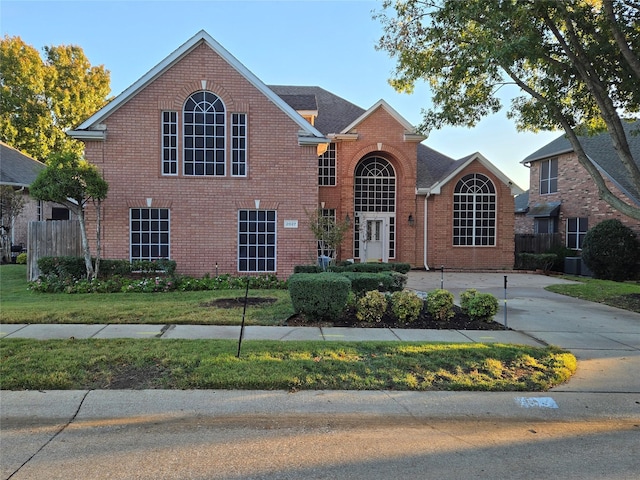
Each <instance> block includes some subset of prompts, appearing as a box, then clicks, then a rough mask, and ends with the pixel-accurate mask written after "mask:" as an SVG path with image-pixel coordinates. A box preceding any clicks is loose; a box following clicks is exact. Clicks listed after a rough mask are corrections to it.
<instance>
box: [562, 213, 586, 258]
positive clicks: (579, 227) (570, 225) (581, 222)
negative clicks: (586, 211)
mask: <svg viewBox="0 0 640 480" xmlns="http://www.w3.org/2000/svg"><path fill="white" fill-rule="evenodd" d="M588 229H589V219H588V218H587V217H582V218H568V219H567V248H571V249H573V250H581V249H582V242H583V241H584V236H585V235H586V234H587V230H588Z"/></svg>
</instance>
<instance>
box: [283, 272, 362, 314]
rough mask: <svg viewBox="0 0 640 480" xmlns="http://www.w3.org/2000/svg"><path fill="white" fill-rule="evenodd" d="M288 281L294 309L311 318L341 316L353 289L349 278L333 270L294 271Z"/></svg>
mask: <svg viewBox="0 0 640 480" xmlns="http://www.w3.org/2000/svg"><path fill="white" fill-rule="evenodd" d="M288 283H289V295H291V303H292V304H293V309H294V311H295V312H296V313H302V314H304V315H307V316H308V317H309V318H311V319H333V318H337V317H339V316H340V315H341V314H342V312H343V311H344V309H345V307H346V305H347V299H348V297H349V291H350V290H351V282H350V281H349V279H348V278H347V277H345V276H344V275H340V274H337V273H333V272H323V273H294V274H293V275H291V276H290V277H289V280H288Z"/></svg>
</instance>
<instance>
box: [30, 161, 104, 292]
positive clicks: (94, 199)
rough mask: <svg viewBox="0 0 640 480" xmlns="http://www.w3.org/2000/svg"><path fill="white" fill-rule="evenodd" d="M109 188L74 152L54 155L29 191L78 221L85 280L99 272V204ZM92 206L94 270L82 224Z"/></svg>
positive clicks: (100, 176)
mask: <svg viewBox="0 0 640 480" xmlns="http://www.w3.org/2000/svg"><path fill="white" fill-rule="evenodd" d="M108 191H109V185H108V184H107V182H106V181H105V180H104V179H103V178H102V175H100V172H99V171H98V168H97V167H96V166H95V165H93V164H90V163H89V162H87V161H86V160H84V159H83V158H82V157H80V156H79V155H77V154H76V153H73V152H66V153H54V154H52V155H50V156H49V158H48V159H47V168H45V169H44V170H42V171H41V172H40V173H39V174H38V177H37V178H36V180H35V181H34V182H33V183H32V184H31V186H30V187H29V192H30V193H31V195H32V196H33V197H34V198H36V199H38V200H43V201H46V202H55V203H59V204H61V205H64V206H65V207H67V208H68V209H69V210H71V211H72V212H73V213H74V214H75V215H76V216H77V217H78V220H79V221H80V235H81V236H82V250H83V254H84V263H85V266H86V269H87V279H88V280H92V279H93V278H95V277H96V276H97V275H98V271H99V269H100V226H101V211H102V201H103V200H104V199H106V198H107V192H108ZM89 202H91V203H93V205H94V207H95V212H96V247H97V248H96V249H97V251H96V263H95V267H94V266H93V263H92V260H91V249H90V247H89V238H88V235H87V227H86V220H85V218H86V217H85V212H86V206H87V204H88V203H89Z"/></svg>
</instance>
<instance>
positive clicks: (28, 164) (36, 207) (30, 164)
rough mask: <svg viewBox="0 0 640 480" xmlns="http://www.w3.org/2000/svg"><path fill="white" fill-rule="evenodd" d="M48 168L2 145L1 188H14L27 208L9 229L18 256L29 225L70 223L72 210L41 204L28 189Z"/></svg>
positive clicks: (4, 144)
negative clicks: (49, 222) (56, 221)
mask: <svg viewBox="0 0 640 480" xmlns="http://www.w3.org/2000/svg"><path fill="white" fill-rule="evenodd" d="M44 168H45V165H44V164H43V163H41V162H39V161H37V160H34V159H33V158H31V157H29V156H28V155H25V154H24V153H22V152H21V151H19V150H17V149H15V148H13V147H11V146H9V145H7V144H6V143H4V142H0V185H8V186H10V187H13V188H14V190H17V191H19V192H21V193H22V195H24V200H25V203H24V208H23V209H22V212H20V215H18V216H17V217H16V218H15V219H14V222H13V225H12V226H11V228H10V229H9V232H10V233H9V236H10V238H9V241H10V243H11V245H13V246H15V247H16V248H15V249H14V252H13V253H14V256H15V253H16V252H17V251H18V250H19V249H20V248H24V247H25V246H26V245H27V233H28V226H29V222H31V221H35V220H63V219H64V220H68V219H69V210H67V209H66V208H64V207H62V206H60V205H57V204H54V203H49V202H40V201H38V200H35V199H33V198H31V197H30V196H29V185H31V184H32V183H33V181H34V180H35V179H36V178H37V176H38V174H39V173H40V172H41V171H42V170H43V169H44Z"/></svg>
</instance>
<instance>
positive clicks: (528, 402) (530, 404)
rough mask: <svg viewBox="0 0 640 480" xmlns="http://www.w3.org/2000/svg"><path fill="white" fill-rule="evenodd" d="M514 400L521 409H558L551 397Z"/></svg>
mask: <svg viewBox="0 0 640 480" xmlns="http://www.w3.org/2000/svg"><path fill="white" fill-rule="evenodd" d="M515 400H516V403H518V404H520V406H521V407H522V408H558V404H557V403H556V402H555V400H554V399H553V398H551V397H516V398H515Z"/></svg>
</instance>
